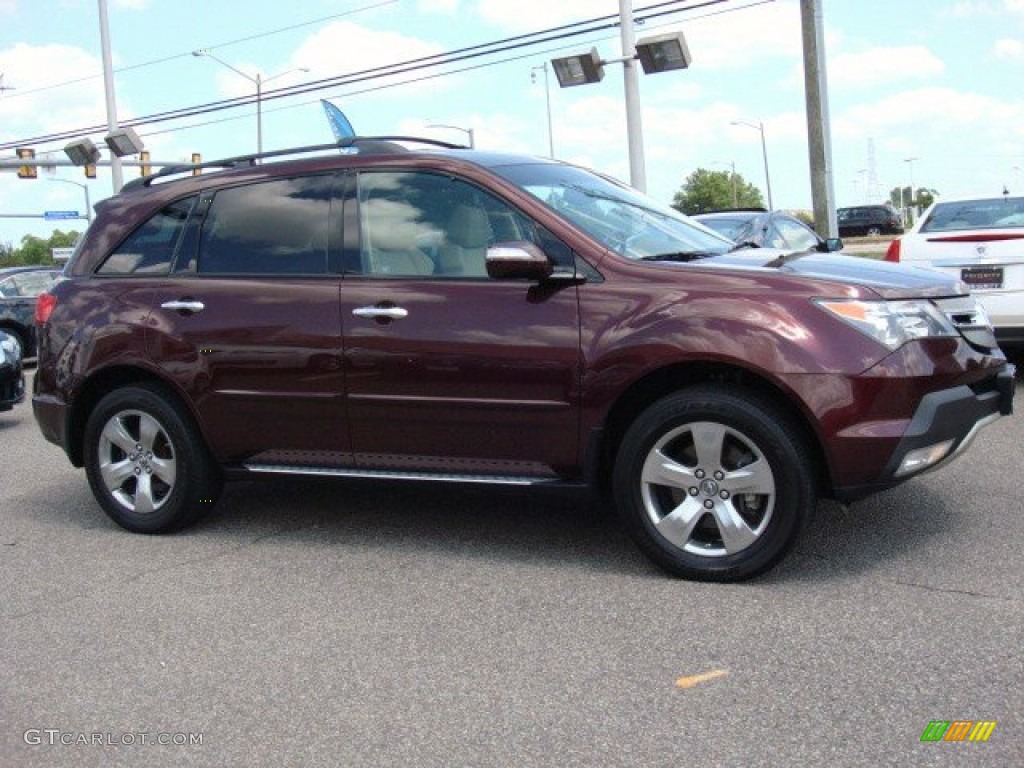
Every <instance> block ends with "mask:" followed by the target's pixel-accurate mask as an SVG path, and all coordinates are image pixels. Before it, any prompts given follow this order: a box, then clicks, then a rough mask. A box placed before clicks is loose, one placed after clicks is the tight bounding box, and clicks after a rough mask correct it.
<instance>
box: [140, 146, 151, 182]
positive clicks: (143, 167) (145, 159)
mask: <svg viewBox="0 0 1024 768" xmlns="http://www.w3.org/2000/svg"><path fill="white" fill-rule="evenodd" d="M139 163H140V165H139V172H140V174H141V175H142V176H149V174H151V173H152V172H153V166H152V165H150V164H149V150H147V149H144V150H142V151H141V152H139Z"/></svg>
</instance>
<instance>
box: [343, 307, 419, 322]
mask: <svg viewBox="0 0 1024 768" xmlns="http://www.w3.org/2000/svg"><path fill="white" fill-rule="evenodd" d="M352 314H353V315H355V316H356V317H367V318H371V319H374V320H377V319H386V320H401V319H403V318H406V317H408V316H409V310H407V309H402V308H401V307H358V308H357V309H353V310H352Z"/></svg>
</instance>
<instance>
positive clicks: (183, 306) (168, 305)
mask: <svg viewBox="0 0 1024 768" xmlns="http://www.w3.org/2000/svg"><path fill="white" fill-rule="evenodd" d="M160 306H161V307H162V308H164V309H173V310H175V311H176V312H202V311H203V310H204V309H206V305H205V304H203V302H201V301H196V300H195V299H179V300H178V301H165V302H164V303H163V304H161V305H160Z"/></svg>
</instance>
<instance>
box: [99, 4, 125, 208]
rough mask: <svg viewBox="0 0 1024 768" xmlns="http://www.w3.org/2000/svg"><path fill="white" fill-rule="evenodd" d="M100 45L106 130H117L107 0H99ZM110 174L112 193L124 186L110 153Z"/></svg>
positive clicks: (118, 164) (117, 161) (116, 159)
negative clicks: (112, 183)
mask: <svg viewBox="0 0 1024 768" xmlns="http://www.w3.org/2000/svg"><path fill="white" fill-rule="evenodd" d="M99 12H100V47H101V48H102V51H103V89H104V92H105V94H106V100H107V130H108V131H110V132H111V133H112V132H114V131H116V130H117V103H116V102H115V101H114V67H113V64H112V63H111V60H110V24H109V23H108V22H107V0H99ZM110 175H111V177H112V179H113V182H114V194H117V193H118V192H120V191H121V187H122V186H124V177H123V175H122V174H121V158H120V157H119V156H118V155H117V154H116V153H114V152H111V153H110Z"/></svg>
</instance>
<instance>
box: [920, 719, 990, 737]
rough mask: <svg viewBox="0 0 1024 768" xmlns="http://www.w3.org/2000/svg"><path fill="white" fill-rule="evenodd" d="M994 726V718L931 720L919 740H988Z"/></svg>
mask: <svg viewBox="0 0 1024 768" xmlns="http://www.w3.org/2000/svg"><path fill="white" fill-rule="evenodd" d="M995 728H996V721H995V720H977V721H975V720H952V721H950V720H932V721H931V722H930V723H928V727H927V728H925V729H924V733H922V734H921V741H988V737H989V736H991V735H992V731H994V730H995Z"/></svg>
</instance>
